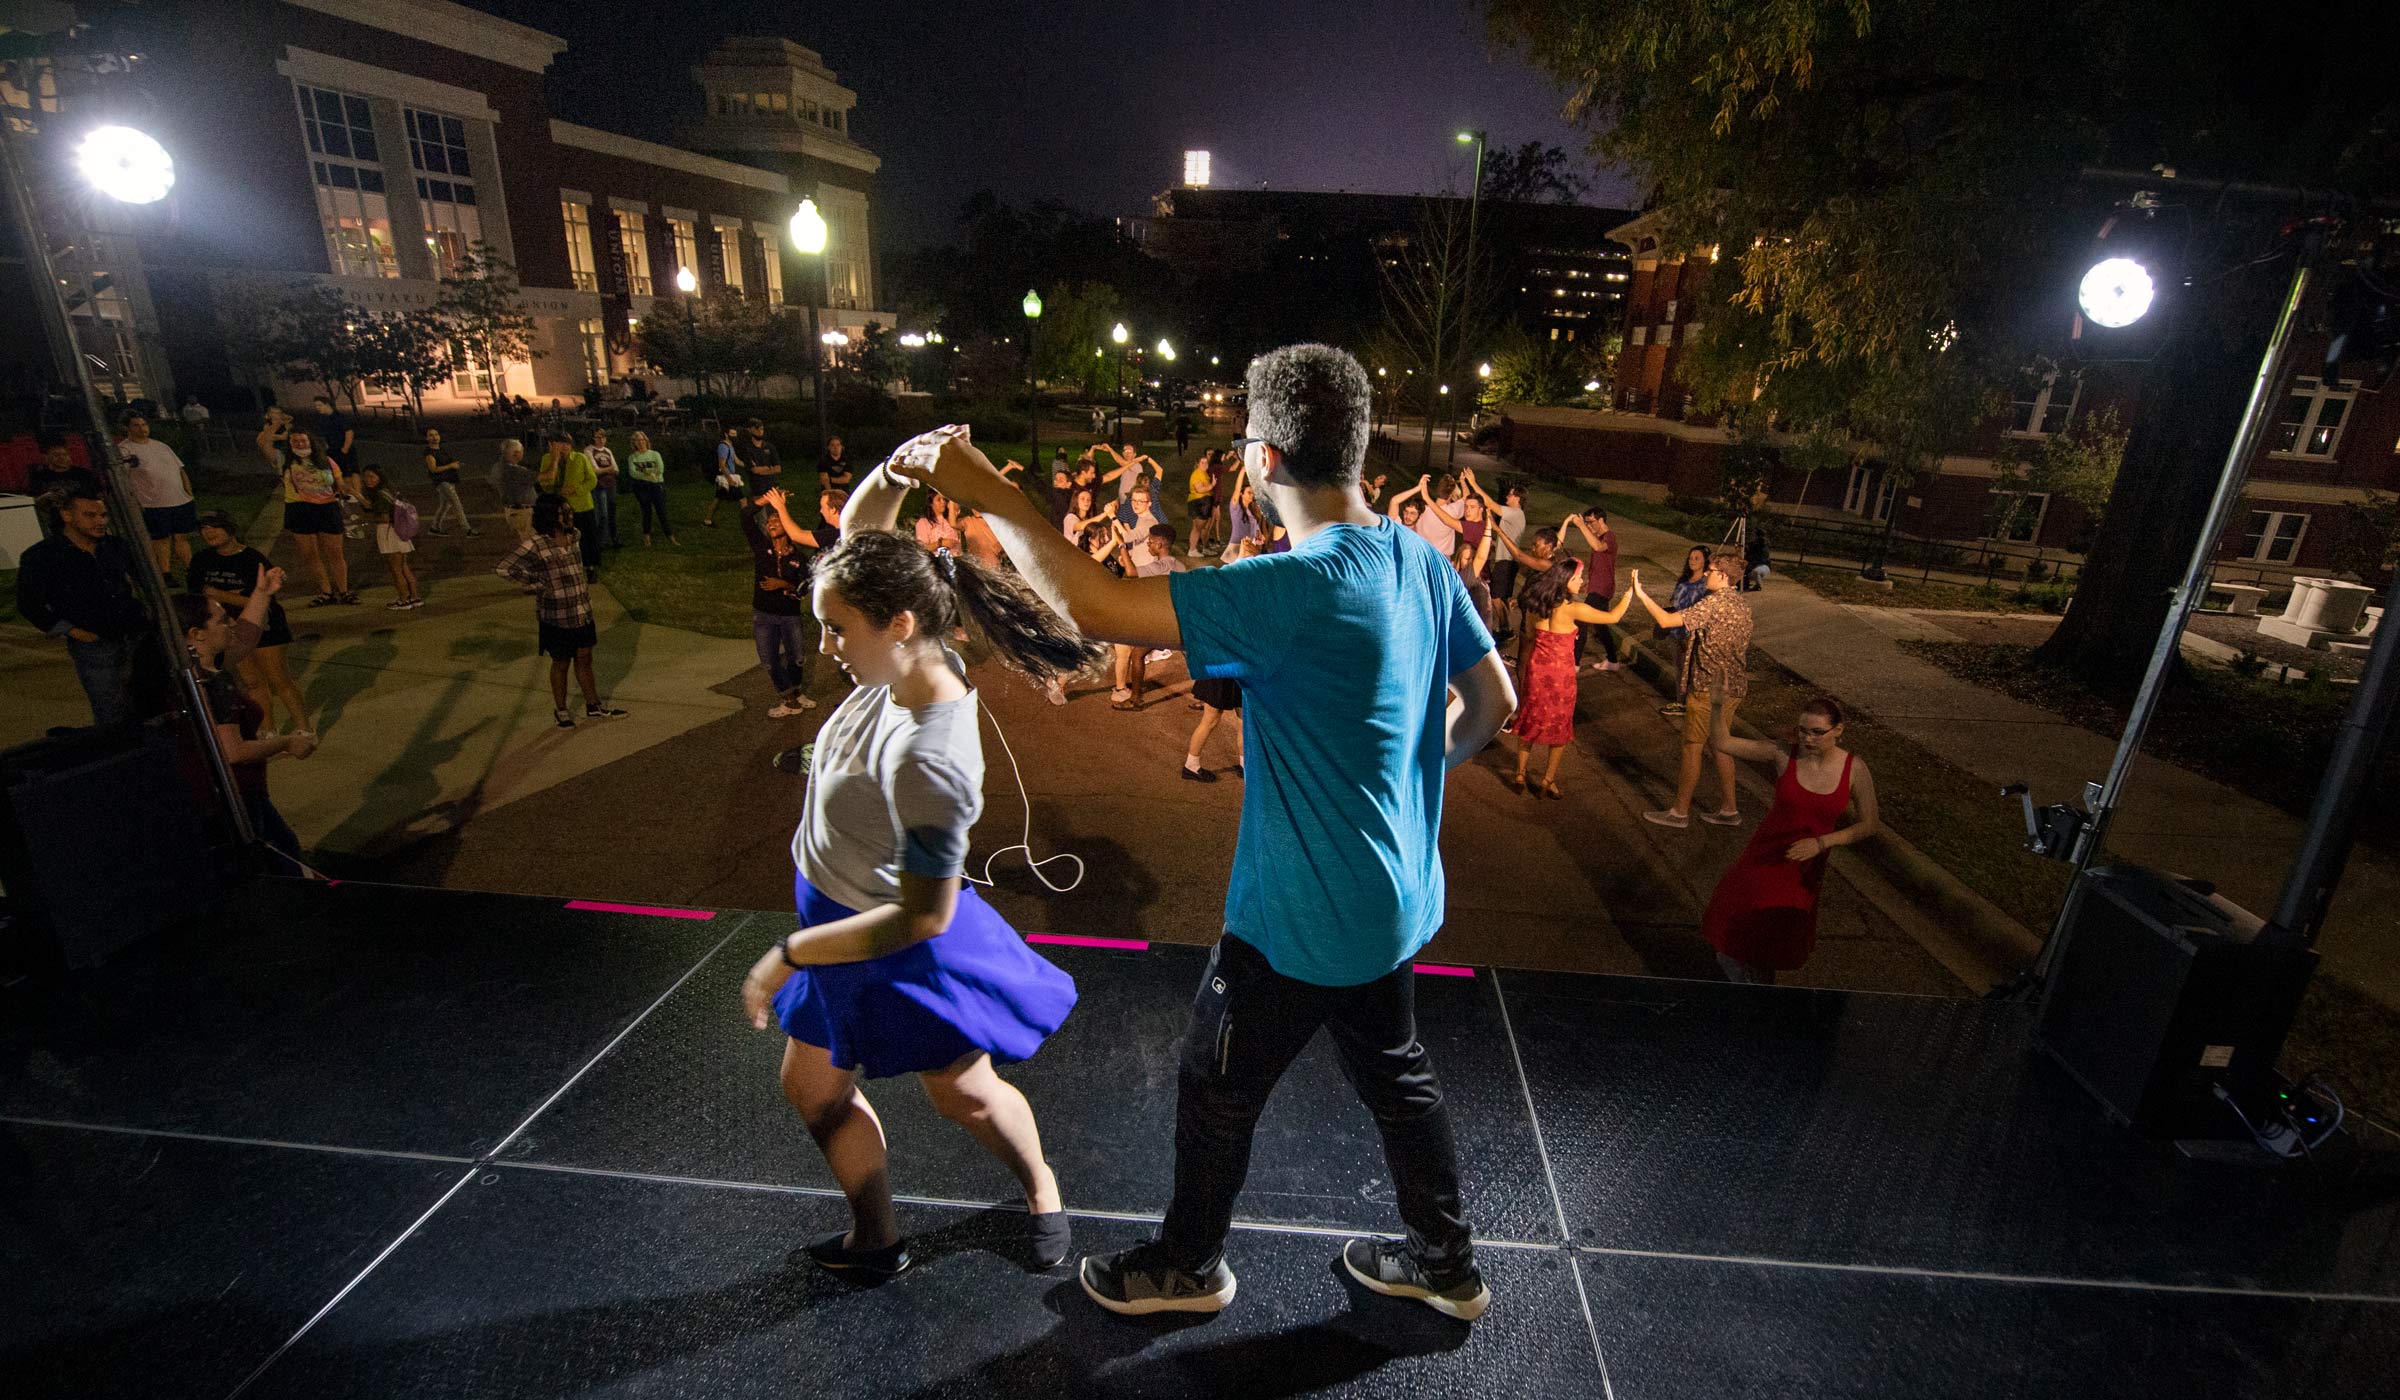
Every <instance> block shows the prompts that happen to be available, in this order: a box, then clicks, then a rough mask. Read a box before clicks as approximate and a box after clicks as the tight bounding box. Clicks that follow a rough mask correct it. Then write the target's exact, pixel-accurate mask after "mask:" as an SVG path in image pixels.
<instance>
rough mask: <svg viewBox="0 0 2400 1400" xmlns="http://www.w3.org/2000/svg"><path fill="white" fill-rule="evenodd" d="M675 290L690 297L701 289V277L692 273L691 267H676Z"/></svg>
mask: <svg viewBox="0 0 2400 1400" xmlns="http://www.w3.org/2000/svg"><path fill="white" fill-rule="evenodd" d="M675 290H676V291H679V292H681V293H683V294H684V295H685V296H687V297H688V296H690V295H691V294H692V293H694V292H696V291H699V290H700V279H699V278H697V277H694V276H693V275H692V270H691V269H690V268H688V267H679V268H677V269H675Z"/></svg>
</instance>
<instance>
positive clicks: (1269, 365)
mask: <svg viewBox="0 0 2400 1400" xmlns="http://www.w3.org/2000/svg"><path fill="white" fill-rule="evenodd" d="M1249 385H1250V426H1249V433H1250V435H1249V436H1248V437H1246V438H1242V439H1237V446H1239V447H1240V449H1241V453H1242V463H1243V468H1244V470H1245V471H1247V472H1248V473H1249V476H1250V480H1251V483H1252V484H1253V485H1254V486H1255V487H1256V488H1257V499H1258V501H1259V504H1260V506H1261V507H1262V509H1263V511H1264V512H1265V513H1266V514H1267V516H1268V518H1269V520H1270V522H1274V523H1281V524H1283V525H1284V526H1286V527H1287V529H1288V530H1289V532H1290V538H1291V540H1292V548H1291V549H1290V550H1289V552H1286V553H1282V554H1273V555H1262V556H1260V557H1257V558H1253V559H1248V560H1244V561H1242V562H1240V563H1238V564H1230V565H1227V566H1225V567H1224V568H1221V569H1202V570H1195V571H1192V572H1189V573H1180V574H1173V575H1169V576H1167V577H1164V578H1134V579H1119V578H1115V577H1114V576H1112V575H1110V574H1109V573H1108V571H1107V570H1106V569H1104V568H1102V567H1101V566H1100V565H1098V564H1096V563H1094V562H1093V561H1092V560H1091V558H1090V556H1088V555H1086V554H1085V553H1084V552H1083V551H1082V550H1080V549H1078V548H1076V547H1075V546H1074V545H1073V544H1071V543H1069V542H1068V541H1067V540H1066V539H1065V537H1064V536H1062V535H1061V534H1060V533H1059V532H1058V531H1057V529H1056V528H1054V527H1052V526H1050V525H1049V524H1048V523H1047V522H1046V521H1044V520H1043V519H1042V517H1041V514H1040V511H1039V510H1038V508H1036V507H1035V506H1034V505H1033V504H1032V502H1031V501H1029V500H1028V499H1027V498H1026V497H1025V495H1024V493H1023V492H1021V491H1018V490H1016V489H1015V488H1014V487H1013V486H1010V485H1009V484H1008V483H1007V481H1006V479H1005V478H1003V477H1001V476H1000V474H999V473H998V472H997V471H995V470H994V469H993V468H992V465H991V463H990V462H989V461H988V460H986V459H985V458H984V456H983V454H982V453H980V452H977V451H976V450H975V449H974V448H973V447H972V446H971V445H969V444H968V443H967V442H966V441H965V439H964V437H963V435H959V436H954V437H952V438H951V439H949V440H948V441H947V442H946V443H945V444H944V445H943V446H942V447H941V448H940V449H939V454H938V456H936V457H935V458H934V459H933V460H931V461H912V462H908V463H903V464H902V469H903V470H904V471H905V472H907V473H908V474H910V475H913V476H916V477H917V478H918V479H920V480H923V481H925V482H926V483H927V484H929V485H931V486H932V487H933V488H934V489H936V490H938V491H941V492H942V493H943V494H945V495H947V496H949V497H950V498H951V499H952V500H955V501H958V502H960V503H962V504H964V505H966V506H968V507H970V508H971V509H974V510H977V511H981V512H982V513H983V515H984V517H985V518H986V520H988V521H989V522H990V524H991V526H992V529H993V532H994V533H995V534H997V535H998V536H999V537H1000V543H1001V546H1002V547H1003V548H1004V549H1006V550H1007V551H1008V554H1009V557H1010V558H1011V559H1013V560H1015V561H1016V562H1017V564H1018V567H1019V568H1020V569H1021V570H1022V571H1023V572H1024V576H1025V578H1026V580H1027V581H1028V582H1029V583H1031V584H1032V585H1033V587H1034V589H1035V590H1036V591H1037V592H1039V593H1040V594H1041V595H1042V597H1043V599H1044V601H1046V602H1048V603H1049V604H1050V605H1051V606H1052V607H1053V608H1055V609H1057V610H1058V612H1059V613H1060V614H1061V615H1062V616H1064V617H1065V618H1066V619H1067V620H1068V621H1070V622H1072V623H1073V624H1075V626H1076V627H1078V628H1079V629H1081V630H1082V631H1083V632H1084V633H1085V635H1087V636H1090V637H1093V638H1096V639H1098V640H1102V641H1110V642H1118V643H1124V644H1128V645H1132V646H1136V647H1180V648H1183V649H1184V651H1185V652H1186V654H1187V657H1186V659H1187V661H1188V662H1189V665H1190V668H1191V672H1192V674H1193V675H1194V676H1195V677H1207V678H1211V679H1222V680H1238V681H1240V682H1241V683H1242V706H1243V717H1244V719H1243V728H1244V737H1245V741H1246V743H1247V746H1248V747H1247V751H1246V756H1245V759H1244V772H1243V777H1244V789H1245V790H1244V792H1243V802H1242V826H1241V834H1240V837H1239V838H1238V840H1237V842H1236V844H1235V849H1234V859H1233V876H1232V880H1231V882H1230V886H1229V888H1228V890H1227V892H1226V897H1225V936H1224V937H1223V938H1222V939H1220V940H1219V941H1218V944H1217V947H1216V949H1215V951H1214V952H1213V953H1212V954H1211V955H1210V958H1209V964H1208V970H1207V971H1206V973H1204V974H1203V976H1202V978H1201V983H1200V990H1199V994H1198V998H1197V1000H1196V1001H1195V1003H1194V1006H1193V1014H1192V1024H1191V1028H1190V1030H1189V1032H1188V1034H1187V1035H1186V1038H1185V1042H1184V1050H1183V1065H1182V1071H1181V1076H1180V1082H1179V1084H1178V1088H1177V1095H1176V1110H1175V1194H1174V1199H1173V1201H1172V1203H1171V1204H1170V1205H1169V1206H1168V1208H1167V1217H1166V1221H1165V1223H1164V1225H1163V1226H1162V1227H1161V1229H1160V1234H1159V1238H1158V1239H1157V1240H1155V1241H1153V1242H1151V1243H1149V1244H1145V1245H1141V1246H1138V1247H1136V1248H1134V1249H1130V1250H1126V1251H1123V1252H1121V1253H1117V1254H1110V1255H1094V1256H1092V1257H1090V1258H1087V1259H1085V1260H1084V1261H1083V1267H1082V1282H1083V1288H1084V1291H1085V1292H1086V1293H1087V1294H1089V1295H1090V1296H1091V1297H1092V1298H1093V1300H1094V1301H1096V1302H1098V1303H1099V1304H1100V1305H1101V1306H1103V1307H1105V1308H1108V1309H1110V1310H1112V1311H1115V1312H1122V1313H1150V1312H1214V1311H1216V1310H1218V1309H1220V1308H1222V1307H1224V1306H1225V1305H1226V1303H1228V1302H1230V1301H1231V1300H1232V1297H1233V1293H1234V1279H1233V1271H1232V1269H1231V1268H1230V1267H1228V1266H1227V1264H1226V1262H1225V1257H1224V1241H1225V1238H1226V1235H1227V1233H1228V1231H1230V1229H1231V1228H1232V1222H1233V1205H1234V1198H1235V1197H1236V1196H1237V1195H1239V1194H1240V1192H1241V1188H1242V1181H1243V1178H1244V1176H1245V1175H1246V1174H1247V1172H1248V1170H1249V1160H1250V1137H1251V1134H1252V1131H1253V1130H1254V1129H1255V1127H1256V1125H1257V1122H1258V1118H1259V1114H1260V1112H1261V1111H1262V1110H1263V1109H1264V1108H1265V1106H1266V1102H1267V1097H1268V1095H1269V1094H1271V1093H1272V1092H1273V1091H1274V1088H1275V1084H1276V1082H1277V1081H1278V1080H1279V1079H1281V1078H1282V1076H1283V1072H1284V1070H1285V1069H1287V1068H1289V1067H1290V1065H1291V1063H1292V1061H1293V1060H1294V1059H1296V1058H1298V1056H1299V1054H1300V1052H1301V1051H1302V1050H1303V1049H1305V1048H1306V1047H1307V1044H1308V1042H1309V1041H1310V1040H1311V1039H1312V1038H1313V1037H1314V1036H1315V1035H1316V1032H1317V1030H1318V1029H1319V1028H1320V1027H1324V1028H1326V1029H1329V1030H1331V1031H1332V1033H1333V1037H1334V1041H1335V1044H1336V1045H1337V1046H1338V1047H1339V1049H1340V1051H1341V1053H1342V1056H1343V1058H1344V1060H1345V1061H1346V1062H1347V1067H1348V1069H1349V1071H1350V1077H1351V1080H1352V1082H1353V1083H1354V1084H1355V1085H1356V1086H1357V1088H1358V1091H1359V1095H1360V1097H1361V1098H1363V1099H1364V1100H1366V1102H1367V1105H1368V1107H1369V1108H1370V1109H1372V1110H1373V1111H1374V1114H1375V1121H1376V1125H1377V1127H1378V1128H1379V1129H1380V1130H1381V1131H1382V1134H1383V1142H1384V1155H1385V1158H1386V1160H1387V1162H1388V1163H1389V1165H1390V1168H1391V1173H1392V1182H1393V1187H1394V1191H1395V1194H1396V1195H1397V1196H1398V1197H1399V1205H1400V1216H1401V1219H1402V1221H1403V1222H1404V1223H1405V1224H1406V1225H1407V1227H1408V1238H1407V1240H1406V1241H1405V1242H1399V1241H1388V1240H1363V1239H1362V1240H1352V1241H1351V1242H1350V1243H1349V1244H1348V1245H1347V1246H1346V1247H1345V1248H1344V1249H1343V1251H1342V1262H1343V1264H1344V1266H1345V1267H1347V1268H1348V1269H1349V1271H1350V1273H1351V1274H1352V1275H1353V1276H1354V1277H1356V1278H1357V1279H1358V1280H1359V1281H1360V1282H1361V1283H1364V1284H1365V1285H1366V1286H1367V1287H1369V1288H1372V1289H1375V1290H1376V1291H1378V1292H1382V1293H1387V1294H1392V1295H1395V1296H1400V1297H1408V1298H1415V1299H1419V1300H1421V1301H1423V1302H1425V1303H1427V1304H1429V1305H1431V1306H1432V1307H1434V1308H1436V1309H1438V1310H1440V1311H1441V1312H1444V1313H1446V1314H1448V1315H1450V1316H1452V1317H1460V1318H1468V1319H1472V1318H1474V1317H1477V1316H1480V1315H1481V1314H1482V1312H1483V1310H1484V1308H1485V1306H1486V1305H1487V1304H1488V1303H1489V1301H1490V1297H1491V1295H1490V1293H1489V1291H1488V1290H1487V1289H1486V1288H1485V1287H1484V1284H1483V1279H1482V1276H1481V1274H1480V1273H1478V1272H1477V1270H1476V1268H1475V1257H1474V1246H1473V1243H1472V1241H1471V1238H1470V1236H1469V1232H1468V1229H1467V1222H1466V1213H1465V1210H1464V1207H1463V1205H1462V1204H1461V1202H1460V1199H1459V1187H1458V1161H1457V1152H1456V1149H1455V1147H1454V1146H1453V1144H1452V1140H1451V1132H1450V1119H1449V1114H1448V1111H1447V1109H1446V1108H1445V1107H1444V1106H1443V1103H1442V1093H1441V1087H1440V1084H1439V1083H1438V1081H1437V1080H1436V1079H1435V1077H1434V1072H1433V1066H1432V1063H1431V1061H1430V1060H1429V1058H1428V1057H1427V1055H1426V1053H1425V1049H1424V1046H1423V1045H1422V1044H1421V1043H1420V1042H1419V1041H1418V1039H1417V1033H1416V1008H1415V987H1414V978H1413V976H1412V973H1411V970H1410V967H1409V962H1408V959H1409V957H1410V955H1411V954H1413V953H1415V952H1416V950H1417V949H1419V948H1421V947H1423V946H1424V945H1425V942H1426V940H1427V939H1429V938H1431V937H1432V936H1433V934H1434V931H1435V930H1436V929H1437V928H1438V927H1439V926H1440V924H1441V917H1442V900H1443V883H1442V864H1441V853H1440V849H1439V845H1438V841H1439V837H1440V830H1441V816H1442V783H1443V779H1444V777H1445V776H1446V775H1447V773H1448V772H1449V770H1450V769H1451V768H1452V767H1454V766H1456V765H1457V764H1459V763H1462V762H1464V761H1466V760H1467V759H1468V758H1471V757H1473V756H1474V755H1475V754H1476V753H1477V752H1478V751H1480V750H1481V749H1482V748H1483V746H1484V745H1485V744H1486V743H1488V742H1490V740H1491V739H1492V737H1493V736H1494V735H1496V734H1497V733H1498V732H1499V730H1500V727H1501V725H1503V724H1505V723H1506V722H1507V720H1508V717H1509V715H1510V714H1511V713H1512V712H1513V711H1514V709H1515V708H1516V692H1515V689H1514V687H1513V686H1512V685H1511V684H1510V682H1509V677H1508V670H1507V667H1506V666H1505V665H1504V664H1503V663H1502V662H1501V660H1500V657H1499V654H1498V653H1497V652H1496V651H1494V650H1493V648H1492V641H1491V637H1490V635H1489V634H1488V633H1486V632H1485V630H1484V627H1483V623H1482V621H1481V620H1480V619H1479V618H1478V617H1477V616H1476V614H1475V609H1474V606H1473V605H1472V603H1470V602H1469V600H1468V598H1467V594H1466V589H1465V587H1464V586H1463V585H1462V584H1461V583H1460V582H1459V578H1458V573H1457V571H1456V570H1455V569H1452V568H1451V567H1449V565H1448V564H1447V563H1446V562H1445V561H1444V560H1443V559H1442V558H1441V556H1440V555H1439V554H1437V553H1435V551H1434V549H1433V547H1432V546H1431V545H1428V544H1427V543H1425V541H1424V540H1422V539H1420V538H1419V537H1417V536H1416V535H1415V534H1414V533H1413V532H1410V531H1407V530H1403V529H1401V528H1399V527H1398V526H1396V525H1394V524H1392V523H1391V522H1390V521H1389V520H1387V519H1385V518H1384V517H1383V516H1381V515H1379V514H1377V513H1376V511H1375V510H1374V509H1373V508H1372V507H1370V506H1368V504H1367V502H1366V498H1365V497H1364V496H1363V495H1361V494H1360V490H1359V470H1360V468H1361V466H1362V465H1363V464H1364V462H1365V460H1366V447H1367V435H1368V422H1369V415H1368V407H1369V385H1368V380H1367V375H1366V371H1364V370H1363V369H1361V368H1359V365H1358V362H1357V361H1356V360H1354V359H1352V358H1351V357H1350V356H1349V355H1347V354H1345V353H1343V352H1342V351H1340V350H1336V349H1333V348H1331V347H1329V346H1323V345H1294V346H1288V347H1286V348H1284V349H1282V350H1277V351H1274V352H1272V353H1270V354H1267V355H1264V356H1261V357H1260V358H1259V359H1257V360H1256V361H1254V362H1252V364H1251V366H1250V373H1249Z"/></svg>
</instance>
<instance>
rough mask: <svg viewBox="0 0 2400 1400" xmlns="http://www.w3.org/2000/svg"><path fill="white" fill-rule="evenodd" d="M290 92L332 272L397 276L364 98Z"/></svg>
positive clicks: (299, 87)
mask: <svg viewBox="0 0 2400 1400" xmlns="http://www.w3.org/2000/svg"><path fill="white" fill-rule="evenodd" d="M293 89H294V91H295V92H296V93H297V94H298V97H299V100H300V127H301V130H302V131H303V132H304V133H305V134H306V135H307V137H308V163H309V175H310V176H311V178H312V179H313V180H314V181H315V183H316V190H317V218H318V221H319V222H320V223H322V224H323V225H324V228H325V254H326V258H327V260H328V261H329V262H330V263H331V264H332V267H333V270H334V271H335V272H337V273H345V274H347V275H349V276H352V277H397V276H399V275H400V263H399V260H398V259H397V258H395V257H394V256H393V255H392V214H391V207H390V205H388V204H387V203H386V202H385V199H384V188H383V155H382V152H380V151H379V150H378V149H377V148H376V145H375V122H374V117H373V115H372V114H371V113H370V112H369V110H368V108H367V99H365V98H363V97H359V96H356V95H354V94H351V93H346V92H336V91H334V90H333V89H331V88H320V87H310V86H308V85H307V84H305V83H295V84H293Z"/></svg>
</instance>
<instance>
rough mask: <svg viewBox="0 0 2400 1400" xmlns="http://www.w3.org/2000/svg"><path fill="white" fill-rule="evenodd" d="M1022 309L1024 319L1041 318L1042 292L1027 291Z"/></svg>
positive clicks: (1035, 319) (1033, 319) (1034, 319)
mask: <svg viewBox="0 0 2400 1400" xmlns="http://www.w3.org/2000/svg"><path fill="white" fill-rule="evenodd" d="M1024 311H1025V319H1026V320H1028V321H1038V320H1040V319H1042V294H1041V293H1040V292H1031V291H1029V292H1027V293H1026V294H1025V301H1024Z"/></svg>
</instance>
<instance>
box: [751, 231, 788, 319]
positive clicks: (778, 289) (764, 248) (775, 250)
mask: <svg viewBox="0 0 2400 1400" xmlns="http://www.w3.org/2000/svg"><path fill="white" fill-rule="evenodd" d="M750 231H751V232H752V233H755V234H757V235H758V262H759V267H760V268H761V270H762V271H763V272H764V273H765V276H766V279H767V287H766V290H767V305H769V306H781V305H783V248H782V246H781V245H780V244H778V243H777V242H776V241H775V226H774V225H773V224H752V225H751V226H750Z"/></svg>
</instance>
